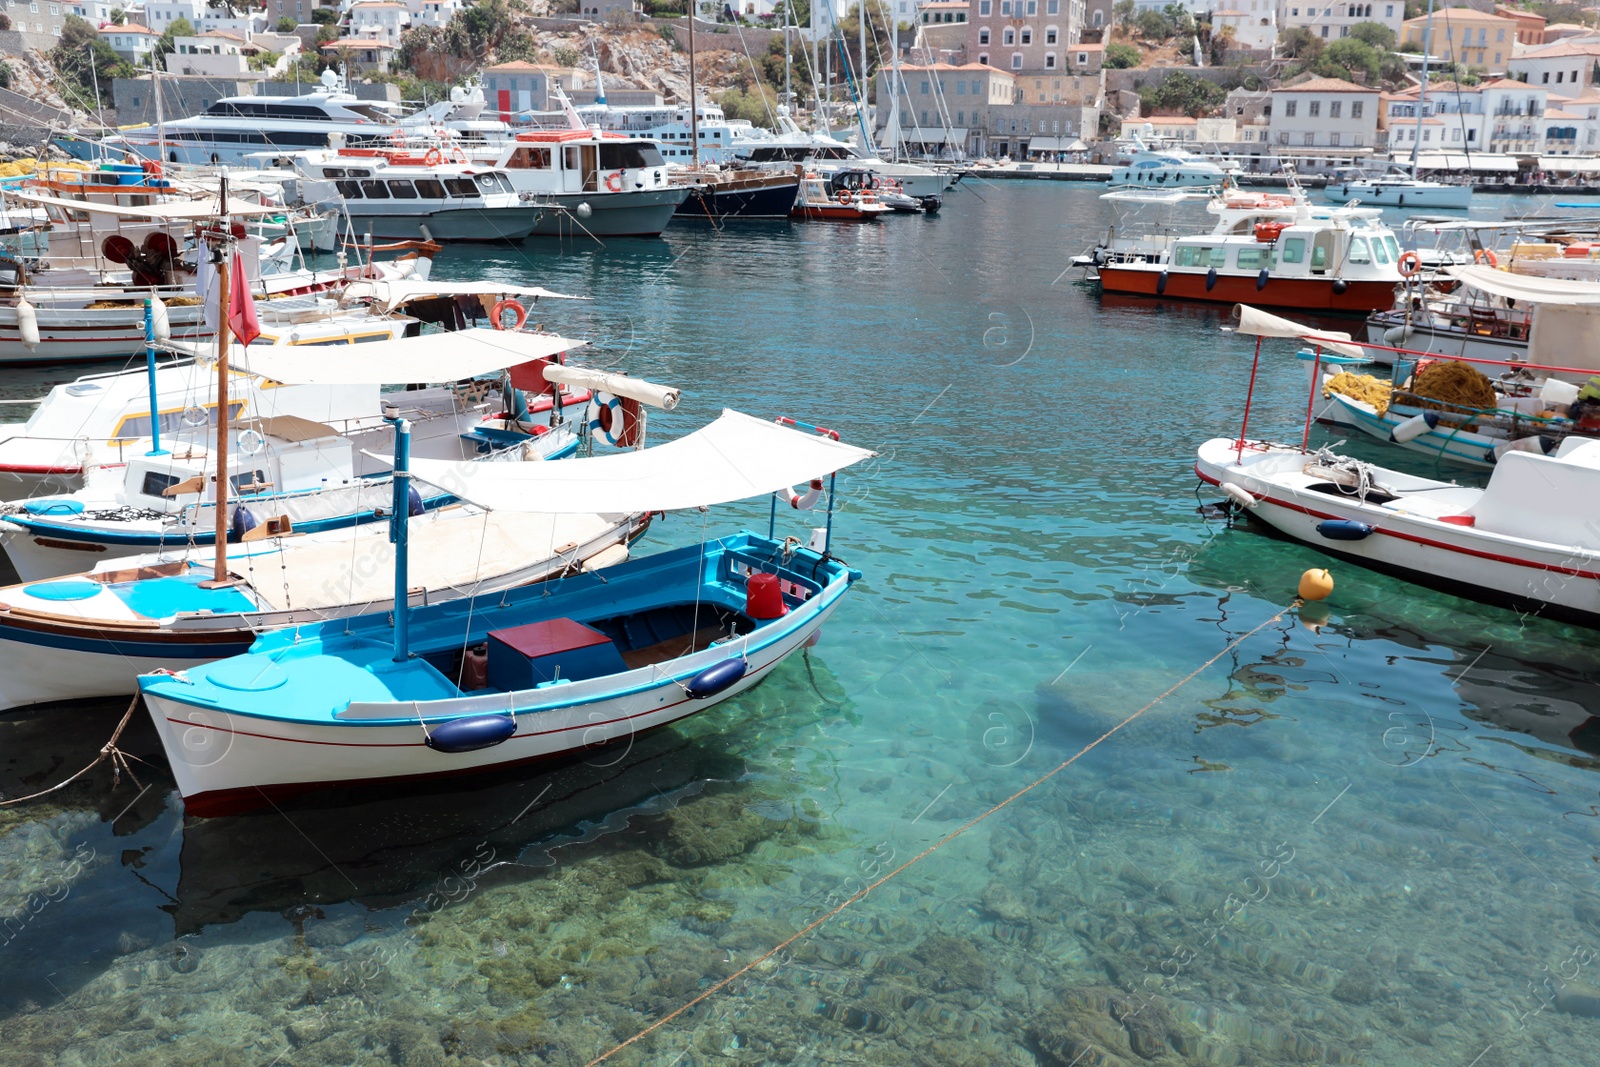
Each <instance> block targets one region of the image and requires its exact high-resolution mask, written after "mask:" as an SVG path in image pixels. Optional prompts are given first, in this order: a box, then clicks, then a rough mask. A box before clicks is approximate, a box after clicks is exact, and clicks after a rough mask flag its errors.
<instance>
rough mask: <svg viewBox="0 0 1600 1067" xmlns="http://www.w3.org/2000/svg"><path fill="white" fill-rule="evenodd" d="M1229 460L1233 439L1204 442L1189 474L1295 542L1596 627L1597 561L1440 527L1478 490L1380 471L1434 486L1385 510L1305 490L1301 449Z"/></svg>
mask: <svg viewBox="0 0 1600 1067" xmlns="http://www.w3.org/2000/svg"><path fill="white" fill-rule="evenodd" d="M1235 454H1236V442H1235V441H1233V440H1230V439H1225V438H1217V439H1214V440H1211V441H1207V442H1206V443H1205V444H1204V445H1202V446H1201V447H1200V451H1199V458H1198V460H1197V462H1196V464H1195V473H1196V474H1197V475H1199V477H1200V478H1201V480H1202V481H1205V482H1208V483H1210V484H1212V485H1219V486H1226V485H1236V486H1238V487H1239V488H1241V489H1243V490H1244V491H1246V492H1248V493H1250V494H1251V495H1252V496H1255V497H1256V498H1257V501H1258V502H1257V503H1256V505H1255V506H1254V507H1253V508H1251V509H1250V514H1252V515H1254V516H1255V517H1257V518H1259V519H1261V520H1262V521H1263V522H1265V523H1267V524H1268V525H1270V526H1272V527H1274V528H1276V529H1278V530H1280V531H1282V532H1283V533H1285V534H1288V535H1289V536H1290V537H1293V538H1295V539H1296V540H1299V541H1303V542H1305V543H1307V544H1309V545H1311V546H1313V547H1316V548H1320V549H1323V550H1325V551H1329V552H1335V553H1338V554H1340V555H1343V556H1347V557H1350V558H1352V559H1355V560H1358V561H1361V562H1365V563H1370V564H1372V565H1373V566H1374V567H1376V568H1378V569H1385V570H1390V571H1396V572H1399V573H1401V574H1403V575H1405V576H1406V577H1409V578H1412V579H1414V580H1417V581H1420V582H1423V583H1425V584H1434V585H1439V584H1443V585H1447V586H1450V587H1453V588H1459V589H1461V590H1463V591H1467V592H1470V593H1473V594H1475V595H1477V596H1481V597H1483V598H1485V599H1489V600H1493V601H1499V602H1509V603H1511V604H1513V605H1523V606H1530V607H1533V608H1535V609H1538V608H1540V607H1541V606H1547V607H1554V608H1558V609H1560V610H1561V611H1562V612H1564V613H1565V614H1567V615H1569V616H1573V617H1577V618H1579V619H1581V620H1582V621H1584V622H1585V623H1587V624H1589V625H1594V624H1595V623H1600V553H1597V552H1594V551H1587V550H1584V549H1581V548H1576V547H1573V546H1571V545H1558V544H1552V543H1549V542H1536V541H1531V540H1529V539H1527V538H1523V537H1516V536H1510V535H1507V534H1500V533H1493V532H1490V531H1487V530H1481V529H1476V528H1473V527H1470V526H1459V525H1454V524H1452V523H1447V522H1443V521H1441V519H1442V516H1444V515H1455V514H1457V513H1460V512H1463V511H1466V510H1467V509H1470V508H1472V507H1473V506H1475V504H1476V502H1477V501H1478V499H1479V498H1480V497H1481V496H1482V493H1481V492H1480V491H1479V490H1474V489H1464V488H1454V487H1450V488H1446V487H1445V483H1439V482H1431V481H1428V480H1426V479H1420V478H1411V477H1409V476H1407V475H1403V474H1398V473H1396V472H1393V471H1388V470H1384V469H1382V468H1376V470H1377V471H1378V472H1379V474H1380V476H1381V477H1380V479H1379V480H1380V481H1381V482H1383V483H1385V484H1390V485H1394V486H1397V487H1412V488H1418V489H1426V488H1427V487H1430V486H1431V487H1434V489H1433V491H1431V492H1423V493H1420V494H1419V495H1417V496H1413V497H1406V498H1403V503H1400V504H1397V506H1394V507H1386V506H1384V505H1382V504H1372V503H1365V502H1362V501H1360V500H1358V499H1356V498H1355V497H1353V496H1343V495H1336V494H1330V493H1326V492H1318V491H1315V490H1312V489H1310V488H1307V485H1309V484H1310V480H1309V479H1307V478H1306V477H1305V476H1304V475H1301V474H1299V473H1298V471H1299V470H1300V468H1303V467H1304V466H1305V464H1306V463H1307V462H1308V460H1309V459H1310V458H1311V457H1310V456H1307V455H1305V454H1303V453H1301V452H1300V451H1299V449H1289V448H1285V447H1282V446H1271V449H1270V450H1267V451H1263V450H1260V449H1252V448H1246V449H1245V451H1244V458H1243V461H1242V462H1238V461H1236V460H1235ZM1257 472H1259V473H1257ZM1501 473H1504V472H1503V471H1502V472H1501ZM1330 519H1334V520H1338V519H1344V520H1351V521H1355V522H1361V523H1366V524H1368V525H1370V526H1371V527H1373V529H1372V532H1371V534H1370V535H1368V536H1366V537H1364V538H1362V539H1359V540H1342V539H1332V538H1329V537H1326V536H1324V535H1323V534H1321V533H1319V532H1318V529H1317V527H1318V524H1319V523H1321V522H1323V521H1325V520H1330Z"/></svg>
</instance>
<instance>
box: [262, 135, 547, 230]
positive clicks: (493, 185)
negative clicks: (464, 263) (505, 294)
mask: <svg viewBox="0 0 1600 1067" xmlns="http://www.w3.org/2000/svg"><path fill="white" fill-rule="evenodd" d="M294 164H295V167H296V169H297V170H299V171H300V173H301V175H302V176H303V177H302V179H301V181H300V183H299V194H300V196H301V198H302V200H303V202H304V203H306V204H307V205H310V206H313V207H315V208H317V209H318V210H325V209H332V208H337V209H340V210H342V211H344V212H345V213H346V214H347V215H348V216H349V218H350V225H351V227H352V228H353V229H354V230H355V231H356V232H357V233H360V234H368V233H370V234H372V236H374V237H378V238H385V239H395V238H400V239H407V238H417V237H422V238H425V239H427V240H430V241H520V240H521V239H523V238H524V237H527V236H528V235H529V234H531V233H533V232H534V228H535V226H536V224H537V222H538V220H539V217H540V215H541V213H543V212H544V211H546V210H548V208H547V207H545V206H541V205H540V204H537V203H534V198H533V195H532V194H531V193H519V192H518V191H517V189H516V187H515V186H513V184H512V183H511V180H510V178H509V177H508V176H507V174H506V172H505V171H503V170H500V169H498V168H493V167H489V168H485V167H481V166H475V165H471V164H469V163H467V162H465V161H462V162H454V163H446V162H444V158H443V154H442V153H441V152H440V150H439V149H437V148H433V149H429V150H427V151H426V152H417V151H413V150H410V149H403V148H342V149H340V150H338V151H337V152H306V153H302V154H300V155H298V156H296V157H294Z"/></svg>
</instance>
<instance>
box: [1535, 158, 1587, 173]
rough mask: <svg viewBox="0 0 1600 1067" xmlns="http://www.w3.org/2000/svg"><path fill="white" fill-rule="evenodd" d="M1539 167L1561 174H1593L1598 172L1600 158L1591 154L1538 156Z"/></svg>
mask: <svg viewBox="0 0 1600 1067" xmlns="http://www.w3.org/2000/svg"><path fill="white" fill-rule="evenodd" d="M1539 169H1541V170H1553V171H1558V172H1559V173H1562V174H1595V173H1597V172H1600V159H1596V158H1594V157H1593V156H1540V157H1539Z"/></svg>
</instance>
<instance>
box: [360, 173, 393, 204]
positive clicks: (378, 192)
mask: <svg viewBox="0 0 1600 1067" xmlns="http://www.w3.org/2000/svg"><path fill="white" fill-rule="evenodd" d="M361 193H362V195H363V196H365V197H366V198H367V199H368V200H387V199H389V190H388V189H387V188H385V187H384V184H383V182H382V181H381V180H379V179H377V178H373V179H371V180H369V181H364V182H362V183H361Z"/></svg>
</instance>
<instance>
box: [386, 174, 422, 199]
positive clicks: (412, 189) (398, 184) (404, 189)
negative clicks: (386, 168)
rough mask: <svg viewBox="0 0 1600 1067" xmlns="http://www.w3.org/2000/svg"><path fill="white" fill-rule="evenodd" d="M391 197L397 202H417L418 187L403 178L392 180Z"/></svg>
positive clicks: (390, 184)
mask: <svg viewBox="0 0 1600 1067" xmlns="http://www.w3.org/2000/svg"><path fill="white" fill-rule="evenodd" d="M389 195H390V196H392V197H394V198H395V199H396V200H415V199H416V198H417V187H416V186H415V185H412V184H411V183H410V182H408V181H406V180H404V179H402V178H390V179H389Z"/></svg>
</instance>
